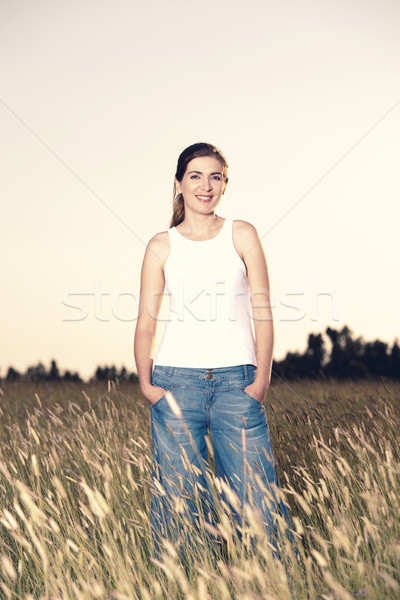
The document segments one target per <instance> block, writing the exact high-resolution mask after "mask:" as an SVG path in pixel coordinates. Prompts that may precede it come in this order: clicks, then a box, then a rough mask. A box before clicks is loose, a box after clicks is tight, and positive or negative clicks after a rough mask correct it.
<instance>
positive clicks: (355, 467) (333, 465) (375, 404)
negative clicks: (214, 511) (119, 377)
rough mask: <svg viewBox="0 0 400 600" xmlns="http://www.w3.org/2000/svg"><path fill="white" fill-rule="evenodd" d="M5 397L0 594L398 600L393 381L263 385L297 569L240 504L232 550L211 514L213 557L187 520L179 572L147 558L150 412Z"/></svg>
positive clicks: (89, 397) (39, 388)
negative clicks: (215, 539) (240, 522)
mask: <svg viewBox="0 0 400 600" xmlns="http://www.w3.org/2000/svg"><path fill="white" fill-rule="evenodd" d="M0 388H1V389H0V435H1V446H0V529H1V536H0V545H1V547H0V586H1V590H0V597H4V598H10V599H11V598H12V599H19V598H21V599H22V598H24V599H32V598H46V599H69V598H70V599H89V598H113V599H116V600H125V599H126V600H128V599H131V598H132V599H133V598H140V599H142V598H143V599H145V600H147V599H150V598H157V599H161V598H189V599H193V600H196V599H199V600H207V599H211V598H213V599H214V598H215V599H222V600H228V599H230V598H238V599H239V598H240V599H243V600H249V599H253V598H260V599H268V600H272V599H276V600H286V599H289V598H296V599H297V598H298V599H303V598H304V599H310V600H314V599H317V598H318V599H326V600H328V599H332V600H333V599H343V600H349V599H352V598H364V597H365V598H367V599H374V600H375V599H398V598H400V452H399V437H398V436H399V430H400V383H399V382H393V381H385V382H383V381H360V382H337V381H321V382H311V381H309V382H306V381H302V382H290V383H289V384H285V383H283V382H274V383H273V385H272V386H271V387H270V389H269V391H268V394H267V399H266V402H265V405H266V409H267V416H268V422H269V426H270V430H271V436H272V439H273V445H274V452H275V458H276V460H277V463H278V468H279V474H280V479H281V483H282V487H283V497H284V501H285V502H286V503H287V504H288V506H289V511H290V514H291V517H292V520H293V524H294V530H295V537H296V545H297V550H298V555H299V557H300V558H299V561H298V562H297V561H296V560H294V554H293V550H292V548H291V547H290V546H289V545H288V544H287V542H285V539H284V538H283V537H282V538H281V540H280V543H281V554H282V560H281V561H279V560H277V559H276V558H275V557H274V556H273V554H272V553H271V550H270V546H269V545H268V543H267V541H266V538H265V535H264V534H263V532H262V530H261V529H260V528H259V527H258V525H257V523H258V521H257V518H256V516H255V515H254V514H253V513H252V510H251V507H249V508H248V510H247V512H246V515H247V520H246V524H245V526H244V528H243V532H242V534H243V535H242V537H241V540H239V538H238V537H237V535H236V532H235V530H234V527H233V526H232V522H231V519H230V515H229V510H227V511H226V513H225V514H222V515H221V521H220V523H219V525H218V535H219V536H220V538H221V540H222V542H223V544H222V546H223V548H224V551H223V552H221V555H220V556H218V555H217V556H214V555H212V554H211V553H210V552H209V550H208V547H207V544H206V543H205V541H204V540H205V539H206V536H205V535H203V534H205V533H206V530H205V529H204V531H200V532H199V531H195V530H194V529H193V530H192V529H191V523H190V522H189V521H187V520H186V519H185V518H183V517H182V531H183V530H185V532H186V533H187V534H188V535H190V536H191V539H192V540H193V547H191V550H190V556H189V559H188V560H187V561H186V562H185V564H182V563H181V562H180V561H179V559H178V557H177V554H176V550H175V547H174V545H173V544H168V543H166V544H165V553H164V555H163V559H162V561H160V562H159V563H154V562H153V561H152V560H150V524H149V508H150V494H151V485H152V484H151V475H152V464H151V434H150V427H149V424H150V413H149V407H148V405H147V401H145V400H144V399H143V398H142V397H141V396H140V393H139V391H138V389H137V388H136V387H135V386H134V385H132V384H124V382H121V383H120V384H118V385H114V384H110V383H109V384H108V386H107V385H104V384H82V383H81V384H78V383H69V384H50V383H47V384H46V383H21V382H14V383H11V382H10V383H8V382H2V383H0ZM175 508H176V511H177V513H178V514H179V506H178V505H177V506H176V507H175ZM276 519H277V525H278V526H279V516H277V517H276ZM250 540H253V543H254V544H255V546H254V549H253V551H252V552H249V551H248V550H249V547H250V546H249V543H250Z"/></svg>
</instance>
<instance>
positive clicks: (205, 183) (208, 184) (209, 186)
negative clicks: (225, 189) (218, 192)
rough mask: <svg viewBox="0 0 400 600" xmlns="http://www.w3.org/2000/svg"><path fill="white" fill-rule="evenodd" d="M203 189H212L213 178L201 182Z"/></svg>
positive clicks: (208, 190)
mask: <svg viewBox="0 0 400 600" xmlns="http://www.w3.org/2000/svg"><path fill="white" fill-rule="evenodd" d="M201 189H202V190H206V191H207V192H210V191H211V190H212V184H211V180H209V179H205V180H204V181H202V182H201Z"/></svg>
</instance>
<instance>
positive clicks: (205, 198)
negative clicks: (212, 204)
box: [196, 196, 212, 202]
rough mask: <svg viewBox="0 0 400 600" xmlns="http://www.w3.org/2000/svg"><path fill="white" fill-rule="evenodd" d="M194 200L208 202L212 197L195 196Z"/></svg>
mask: <svg viewBox="0 0 400 600" xmlns="http://www.w3.org/2000/svg"><path fill="white" fill-rule="evenodd" d="M196 198H197V199H198V200H200V202H209V201H210V200H211V198H212V196H196Z"/></svg>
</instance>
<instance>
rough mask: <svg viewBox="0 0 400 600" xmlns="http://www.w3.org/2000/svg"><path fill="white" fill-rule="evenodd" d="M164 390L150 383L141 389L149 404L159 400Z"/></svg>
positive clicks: (164, 392) (163, 394)
mask: <svg viewBox="0 0 400 600" xmlns="http://www.w3.org/2000/svg"><path fill="white" fill-rule="evenodd" d="M166 392H167V390H165V389H164V388H162V387H160V386H158V385H152V384H151V385H150V386H149V387H146V388H145V389H144V390H142V394H143V396H144V397H145V398H146V399H147V400H148V401H149V402H150V404H155V403H156V402H158V401H159V400H161V398H162V397H163V396H165V394H166Z"/></svg>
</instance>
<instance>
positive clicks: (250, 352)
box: [154, 219, 257, 369]
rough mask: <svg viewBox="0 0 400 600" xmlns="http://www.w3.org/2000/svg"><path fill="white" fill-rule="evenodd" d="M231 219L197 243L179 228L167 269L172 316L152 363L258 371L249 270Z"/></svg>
mask: <svg viewBox="0 0 400 600" xmlns="http://www.w3.org/2000/svg"><path fill="white" fill-rule="evenodd" d="M232 226H233V221H232V219H225V221H224V223H223V225H222V229H221V230H220V232H219V233H218V235H217V236H216V237H214V238H212V239H210V240H205V241H193V240H188V239H187V238H185V237H183V235H181V234H180V233H179V232H178V230H177V229H176V227H173V228H171V229H170V230H169V231H168V233H169V239H170V245H171V251H170V254H169V256H168V258H167V260H166V263H165V267H164V274H165V292H164V293H166V294H167V295H168V296H169V300H170V306H169V308H170V314H169V317H168V320H167V324H166V327H165V330H164V334H163V337H162V340H161V343H160V345H159V347H158V350H157V351H156V354H155V357H154V364H155V365H156V364H157V365H167V366H173V367H195V368H200V369H202V368H204V369H208V368H217V367H228V366H235V365H242V364H252V365H255V366H257V360H256V352H255V343H254V332H253V328H252V323H251V314H252V313H251V302H250V288H249V281H248V278H247V273H246V266H245V264H244V262H243V261H242V259H241V258H240V256H239V255H238V253H237V252H236V249H235V246H234V244H233V236H232Z"/></svg>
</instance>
